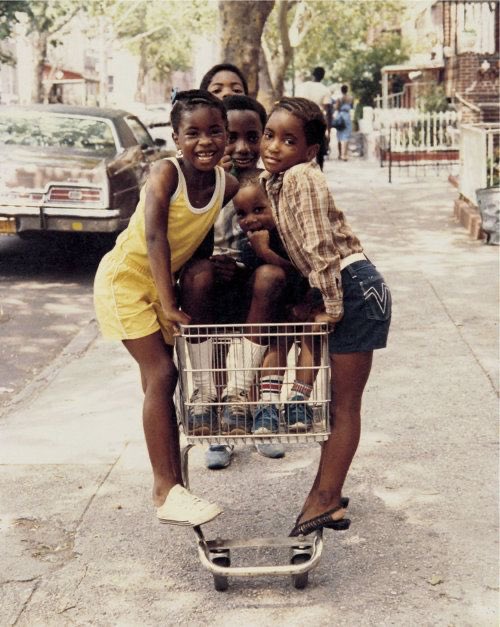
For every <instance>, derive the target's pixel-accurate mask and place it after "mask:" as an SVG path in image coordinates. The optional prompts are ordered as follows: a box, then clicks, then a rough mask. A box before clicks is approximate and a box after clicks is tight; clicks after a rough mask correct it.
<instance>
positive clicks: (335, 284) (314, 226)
mask: <svg viewBox="0 0 500 627" xmlns="http://www.w3.org/2000/svg"><path fill="white" fill-rule="evenodd" d="M287 184H288V185H289V186H290V188H289V191H290V193H289V194H288V198H289V199H290V198H293V207H292V210H293V212H294V214H295V216H296V219H297V222H298V224H299V225H300V229H301V233H300V234H301V237H302V241H303V250H304V251H305V252H306V253H307V256H308V259H309V263H310V266H311V268H312V269H311V272H310V274H309V277H308V279H309V284H310V285H311V287H316V288H318V289H319V290H320V291H321V293H322V295H323V301H324V304H325V313H327V314H328V315H329V316H330V317H331V320H330V322H332V323H333V322H334V321H335V322H338V321H339V320H340V319H341V318H342V315H343V313H344V306H343V295H342V281H341V278H340V254H339V251H338V249H337V247H336V245H335V240H334V236H333V232H332V225H331V224H330V220H329V218H328V202H329V194H330V191H329V189H328V185H327V183H326V179H325V178H324V175H323V174H322V173H320V172H317V173H316V172H315V171H312V172H311V171H306V172H301V173H300V174H297V175H296V176H293V177H290V178H289V180H288V181H287Z"/></svg>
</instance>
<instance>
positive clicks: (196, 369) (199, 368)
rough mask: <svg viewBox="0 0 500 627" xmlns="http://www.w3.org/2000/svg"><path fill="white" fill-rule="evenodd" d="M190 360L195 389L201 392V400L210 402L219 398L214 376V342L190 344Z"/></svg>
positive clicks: (206, 341) (209, 340)
mask: <svg viewBox="0 0 500 627" xmlns="http://www.w3.org/2000/svg"><path fill="white" fill-rule="evenodd" d="M188 351H189V359H190V360H191V367H192V369H193V387H194V389H195V390H199V393H200V397H201V398H200V400H201V401H209V400H212V399H214V398H215V397H216V396H217V393H216V389H215V382H214V378H213V375H212V340H211V339H208V340H205V341H204V342H198V343H197V344H195V343H194V342H188Z"/></svg>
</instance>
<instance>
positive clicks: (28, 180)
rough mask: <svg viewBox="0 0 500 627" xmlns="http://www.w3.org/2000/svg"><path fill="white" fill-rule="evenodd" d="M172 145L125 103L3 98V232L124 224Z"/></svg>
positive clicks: (98, 229) (97, 229) (101, 229)
mask: <svg viewBox="0 0 500 627" xmlns="http://www.w3.org/2000/svg"><path fill="white" fill-rule="evenodd" d="M164 146H165V142H164V141H163V140H161V139H156V140H153V138H152V137H151V135H150V133H149V132H148V130H147V129H146V127H145V126H144V124H143V123H142V122H141V121H140V120H139V119H138V118H137V117H136V116H134V115H132V114H131V113H128V112H126V111H122V110H118V109H99V108H93V107H72V106H66V105H32V106H28V107H10V106H9V107H7V106H5V107H4V106H0V160H1V162H2V167H1V168H0V233H11V234H14V233H18V234H19V235H23V234H28V233H30V232H36V231H38V232H39V231H71V232H94V233H112V232H117V231H120V230H122V229H123V228H125V226H126V225H127V223H128V221H129V219H130V216H131V215H132V213H133V212H134V210H135V207H136V205H137V201H138V199H139V191H140V188H141V186H142V185H143V183H144V180H145V177H146V176H147V174H148V172H149V169H150V166H151V164H152V163H153V162H154V161H155V160H156V159H158V158H161V157H162V156H165V154H166V153H165V151H164V150H162V149H163V148H164Z"/></svg>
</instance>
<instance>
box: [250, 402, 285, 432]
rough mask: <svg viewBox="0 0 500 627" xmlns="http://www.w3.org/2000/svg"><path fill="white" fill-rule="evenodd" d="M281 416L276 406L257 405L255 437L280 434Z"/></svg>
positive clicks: (254, 426) (254, 421)
mask: <svg viewBox="0 0 500 627" xmlns="http://www.w3.org/2000/svg"><path fill="white" fill-rule="evenodd" d="M279 426H280V415H279V413H278V409H277V407H276V405H257V408H256V411H255V414H254V415H253V432H254V434H255V435H267V434H268V433H278V431H279Z"/></svg>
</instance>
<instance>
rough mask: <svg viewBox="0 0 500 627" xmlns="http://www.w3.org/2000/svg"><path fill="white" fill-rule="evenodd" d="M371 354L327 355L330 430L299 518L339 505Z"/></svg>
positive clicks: (353, 448)
mask: <svg viewBox="0 0 500 627" xmlns="http://www.w3.org/2000/svg"><path fill="white" fill-rule="evenodd" d="M372 357H373V352H372V351H369V352H366V353H348V354H342V355H340V354H339V355H331V356H330V361H331V369H332V374H331V380H332V405H331V407H332V411H331V420H332V431H331V434H330V437H329V438H328V440H327V441H326V442H325V443H324V444H323V446H322V451H321V458H320V464H319V468H318V473H317V475H316V479H315V481H314V484H313V486H312V488H311V491H310V492H309V495H308V497H307V499H306V502H305V504H304V508H303V510H302V514H301V516H300V519H299V522H303V521H305V520H310V519H311V518H314V517H315V516H318V515H320V514H322V513H324V512H327V511H329V510H331V509H333V508H334V507H337V506H338V505H340V497H341V494H342V486H343V485H344V481H345V478H346V476H347V472H348V470H349V467H350V465H351V462H352V459H353V457H354V454H355V453H356V450H357V448H358V443H359V437H360V431H361V398H362V396H363V390H364V388H365V385H366V382H367V381H368V377H369V375H370V370H371V365H372ZM339 515H341V514H340V513H339Z"/></svg>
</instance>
